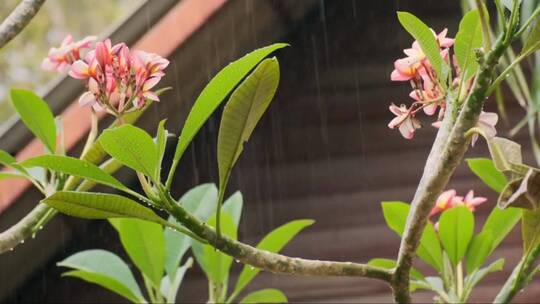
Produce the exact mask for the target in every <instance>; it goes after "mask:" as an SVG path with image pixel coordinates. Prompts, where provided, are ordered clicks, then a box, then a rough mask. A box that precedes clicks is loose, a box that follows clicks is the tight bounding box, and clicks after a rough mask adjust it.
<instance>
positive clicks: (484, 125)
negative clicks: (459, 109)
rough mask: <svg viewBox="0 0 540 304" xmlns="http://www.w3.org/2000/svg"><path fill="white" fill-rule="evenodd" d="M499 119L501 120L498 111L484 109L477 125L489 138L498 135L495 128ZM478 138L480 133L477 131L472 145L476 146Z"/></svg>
mask: <svg viewBox="0 0 540 304" xmlns="http://www.w3.org/2000/svg"><path fill="white" fill-rule="evenodd" d="M497 121H499V115H497V113H492V112H484V111H482V112H481V113H480V116H479V117H478V122H477V123H476V127H477V128H479V129H480V130H482V131H483V132H484V134H485V135H486V137H487V138H491V137H494V136H495V135H497V129H495V125H496V124H497ZM477 140H478V134H477V133H475V134H473V136H472V139H471V145H472V146H474V144H475V143H476V141H477Z"/></svg>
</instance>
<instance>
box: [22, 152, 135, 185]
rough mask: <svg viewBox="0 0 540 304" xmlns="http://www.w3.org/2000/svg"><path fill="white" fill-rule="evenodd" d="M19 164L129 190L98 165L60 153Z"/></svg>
mask: <svg viewBox="0 0 540 304" xmlns="http://www.w3.org/2000/svg"><path fill="white" fill-rule="evenodd" d="M21 165H22V166H24V167H27V168H34V167H40V168H46V169H49V170H52V171H55V172H60V173H64V174H69V175H73V176H77V177H82V178H85V179H88V180H90V181H93V182H97V183H101V184H103V185H107V186H110V187H113V188H115V189H119V190H122V191H126V190H127V191H128V192H129V189H128V188H127V187H126V186H124V185H123V184H122V183H121V182H120V181H118V180H117V179H116V178H114V177H112V176H111V175H109V174H108V173H106V172H105V171H103V170H102V169H100V168H99V167H98V166H96V165H94V164H92V163H89V162H87V161H85V160H81V159H77V158H73V157H69V156H61V155H41V156H37V157H34V158H30V159H27V160H25V161H23V162H22V163H21Z"/></svg>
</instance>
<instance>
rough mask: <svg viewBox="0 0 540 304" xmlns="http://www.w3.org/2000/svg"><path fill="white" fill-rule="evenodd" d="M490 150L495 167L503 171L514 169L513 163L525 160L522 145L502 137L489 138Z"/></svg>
mask: <svg viewBox="0 0 540 304" xmlns="http://www.w3.org/2000/svg"><path fill="white" fill-rule="evenodd" d="M487 142H488V147H489V152H490V153H491V158H492V159H493V164H494V165H495V168H497V170H499V171H501V172H507V171H510V172H511V171H513V169H514V166H513V164H521V163H522V162H523V160H522V156H521V145H519V144H518V143H516V142H514V141H511V140H509V139H506V138H502V137H493V138H490V139H488V140H487Z"/></svg>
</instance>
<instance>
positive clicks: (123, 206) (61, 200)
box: [41, 191, 166, 224]
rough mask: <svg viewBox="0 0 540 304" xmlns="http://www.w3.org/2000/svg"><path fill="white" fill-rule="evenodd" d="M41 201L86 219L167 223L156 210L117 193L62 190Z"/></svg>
mask: <svg viewBox="0 0 540 304" xmlns="http://www.w3.org/2000/svg"><path fill="white" fill-rule="evenodd" d="M41 202H42V203H44V204H47V205H49V206H51V207H53V208H55V209H56V210H58V211H60V212H62V213H65V214H67V215H71V216H75V217H81V218H86V219H107V218H124V217H127V218H130V217H132V218H138V219H143V220H147V221H151V222H156V223H159V224H164V223H166V221H165V220H163V219H162V218H160V217H159V216H158V215H157V214H155V213H154V211H152V210H150V209H148V208H146V207H144V206H142V205H141V204H139V203H137V202H135V201H133V200H130V199H129V198H126V197H123V196H120V195H115V194H106V193H92V192H74V191H60V192H56V193H54V194H53V195H51V196H49V197H47V198H45V199H43V200H42V201H41Z"/></svg>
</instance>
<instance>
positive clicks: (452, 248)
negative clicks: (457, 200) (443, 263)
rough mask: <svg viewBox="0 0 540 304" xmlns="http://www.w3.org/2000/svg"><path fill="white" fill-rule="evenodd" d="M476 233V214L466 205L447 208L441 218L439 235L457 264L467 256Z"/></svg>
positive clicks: (451, 259) (452, 260)
mask: <svg viewBox="0 0 540 304" xmlns="http://www.w3.org/2000/svg"><path fill="white" fill-rule="evenodd" d="M473 233H474V216H473V214H472V212H471V211H470V210H469V209H468V208H467V207H465V206H459V207H454V208H451V209H449V210H446V211H445V212H443V214H442V215H441V218H440V219H439V237H440V239H441V243H442V245H443V247H444V249H445V251H446V252H447V253H448V257H449V258H450V261H451V262H452V264H453V265H454V266H455V265H457V264H458V263H459V261H460V260H461V259H462V258H463V257H464V256H465V253H466V252H467V247H468V246H469V242H470V241H471V239H472V236H473Z"/></svg>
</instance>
